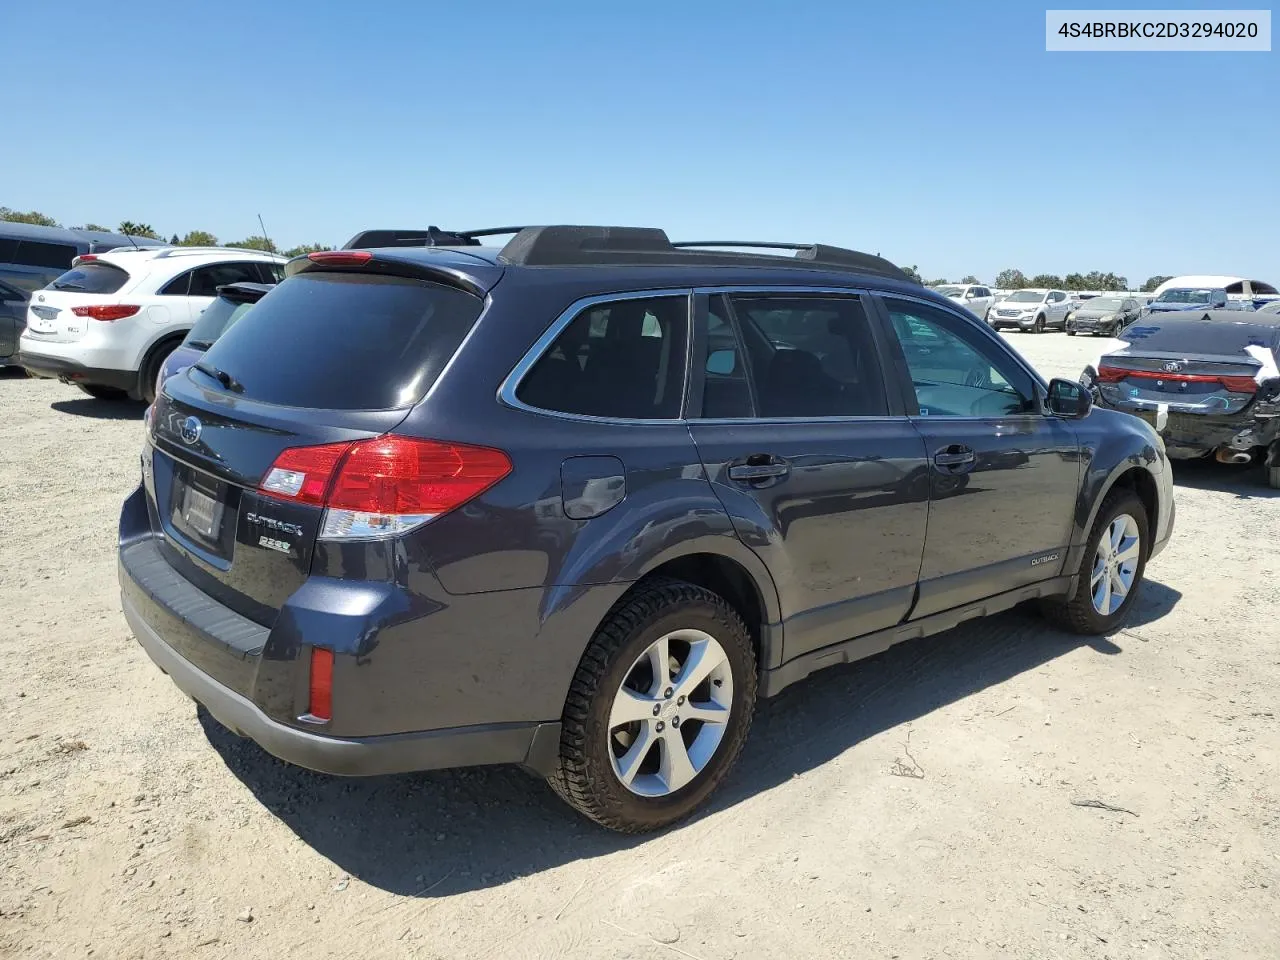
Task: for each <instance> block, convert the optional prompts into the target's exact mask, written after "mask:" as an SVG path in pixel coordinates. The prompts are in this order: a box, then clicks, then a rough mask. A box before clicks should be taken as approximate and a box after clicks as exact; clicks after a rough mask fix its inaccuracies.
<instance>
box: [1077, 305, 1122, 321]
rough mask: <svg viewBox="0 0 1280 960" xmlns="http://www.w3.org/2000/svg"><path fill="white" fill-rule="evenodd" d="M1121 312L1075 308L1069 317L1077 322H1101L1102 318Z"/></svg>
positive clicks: (1093, 308) (1094, 308)
mask: <svg viewBox="0 0 1280 960" xmlns="http://www.w3.org/2000/svg"><path fill="white" fill-rule="evenodd" d="M1121 312H1122V311H1120V310H1099V309H1097V308H1096V307H1076V309H1075V310H1073V311H1072V313H1071V315H1072V316H1073V317H1075V318H1076V319H1077V320H1101V319H1102V318H1103V317H1110V316H1114V315H1115V314H1117V313H1121Z"/></svg>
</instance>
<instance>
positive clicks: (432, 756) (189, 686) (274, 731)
mask: <svg viewBox="0 0 1280 960" xmlns="http://www.w3.org/2000/svg"><path fill="white" fill-rule="evenodd" d="M123 605H124V615H125V619H126V620H128V621H129V626H130V628H131V629H132V630H133V634H134V636H135V637H137V639H138V642H139V643H141V644H142V648H143V649H144V650H145V651H146V652H147V655H148V656H149V657H151V659H152V660H153V661H155V663H156V666H158V667H159V668H160V669H161V670H163V671H164V672H165V673H167V674H168V675H169V677H170V678H171V679H172V680H173V682H174V683H175V684H176V685H177V687H178V689H179V690H181V691H182V692H183V693H185V694H187V696H189V697H191V698H192V699H193V700H195V701H197V702H198V703H201V704H203V705H204V707H205V708H206V709H207V710H208V711H209V713H211V714H212V715H213V717H214V719H216V720H217V721H218V722H219V723H221V724H222V725H223V726H224V727H226V728H227V729H229V730H232V731H234V732H235V733H238V734H239V735H241V736H244V737H248V738H249V739H250V740H253V741H254V742H255V743H257V744H258V745H259V746H260V747H262V748H263V749H264V750H266V751H267V752H268V753H270V754H271V755H272V756H275V757H278V758H280V759H281V760H284V761H285V762H287V763H292V764H295V765H297V766H299V767H306V768H307V769H309V770H315V771H318V772H320V773H330V774H335V775H337V776H346V777H360V776H377V775H380V774H387V773H409V772H411V771H416V770H439V769H443V768H446V767H471V766H482V765H485V764H495V763H514V764H520V765H522V766H525V767H528V768H529V769H531V770H533V771H534V772H535V773H538V774H539V775H542V776H547V775H548V774H550V773H551V772H552V771H551V767H552V765H553V764H554V758H555V751H554V750H552V749H550V747H549V745H552V744H554V745H558V743H559V740H560V724H559V723H558V722H555V723H495V724H485V725H482V726H471V727H453V728H450V729H446V730H427V731H423V732H421V733H397V734H390V735H386V736H379V737H359V738H350V739H348V738H338V737H326V736H321V735H319V734H314V733H309V732H307V731H306V730H297V729H294V728H293V727H289V726H286V725H285V724H282V723H278V722H277V721H275V720H272V719H271V718H270V717H268V716H267V715H266V714H264V713H263V712H262V711H261V710H259V709H258V707H257V706H255V705H254V704H253V703H252V702H251V701H250V700H248V699H246V698H245V697H243V696H241V695H240V694H238V693H236V692H235V691H234V690H232V689H230V688H229V687H225V686H223V685H222V684H220V683H218V682H217V681H216V680H214V679H213V678H212V677H210V676H209V675H208V674H205V673H203V672H202V671H200V670H199V669H198V668H196V667H195V666H194V665H192V664H191V663H190V662H188V661H187V660H184V659H183V658H182V657H181V656H180V655H179V654H178V653H177V652H176V651H174V650H173V649H172V648H171V647H170V646H169V645H168V644H166V643H165V642H164V641H163V640H162V639H161V638H160V636H159V634H157V633H156V632H155V631H154V630H153V629H152V628H151V626H150V625H149V624H148V623H147V622H146V621H145V620H144V619H143V618H142V616H141V615H140V614H139V613H138V611H137V610H136V609H135V608H134V606H133V604H132V603H131V602H130V601H129V598H128V597H125V598H124V600H123Z"/></svg>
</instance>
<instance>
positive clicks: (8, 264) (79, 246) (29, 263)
mask: <svg viewBox="0 0 1280 960" xmlns="http://www.w3.org/2000/svg"><path fill="white" fill-rule="evenodd" d="M163 246H164V244H163V243H162V242H161V241H159V240H152V239H150V238H148V237H127V236H125V235H124V234H122V233H104V232H101V231H98V230H66V229H63V228H62V227H38V226H36V225H34V224H30V223H16V222H14V221H11V220H0V279H4V280H7V281H8V282H9V283H10V284H12V285H13V286H15V287H19V288H20V289H23V290H26V291H27V292H28V293H30V292H32V291H35V290H39V289H40V288H41V287H43V286H46V285H47V284H48V283H49V282H50V281H52V280H55V279H56V278H57V277H58V276H60V275H61V274H63V273H65V272H66V271H67V270H68V269H70V267H71V262H72V261H73V260H74V259H75V258H76V257H78V256H80V255H82V254H86V253H103V252H106V251H108V250H114V249H116V248H117V247H128V248H129V249H133V248H134V247H146V248H153V249H154V248H157V247H163Z"/></svg>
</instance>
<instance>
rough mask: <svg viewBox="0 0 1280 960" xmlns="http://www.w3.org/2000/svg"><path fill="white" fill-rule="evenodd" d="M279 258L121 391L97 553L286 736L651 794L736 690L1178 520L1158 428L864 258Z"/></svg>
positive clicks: (1070, 576) (1108, 601)
mask: <svg viewBox="0 0 1280 960" xmlns="http://www.w3.org/2000/svg"><path fill="white" fill-rule="evenodd" d="M499 233H513V234H514V236H513V237H512V239H511V240H510V241H509V242H508V243H507V244H506V245H505V246H503V247H501V248H500V249H496V248H489V247H485V246H482V245H481V244H480V242H479V240H478V237H480V236H482V235H485V234H499ZM371 243H377V244H378V246H377V247H376V248H373V249H371V248H370V245H371ZM414 244H418V245H417V246H414ZM728 247H732V248H734V249H742V248H748V247H755V248H757V249H756V250H753V251H752V252H732V251H730V250H728V249H726V248H728ZM287 272H288V277H287V279H286V280H285V281H284V282H283V283H281V284H280V285H279V286H277V287H276V288H275V289H273V290H272V291H271V292H270V293H268V294H267V295H266V296H265V297H263V299H262V300H261V301H260V302H259V304H258V305H257V306H256V307H255V308H254V309H253V311H251V312H250V313H249V314H248V315H246V316H245V318H244V320H243V321H242V322H240V323H238V324H236V325H235V326H234V327H232V328H231V329H230V330H229V331H228V332H227V333H226V334H225V335H224V336H223V337H222V338H221V339H219V340H218V342H217V343H215V344H214V345H213V346H212V347H211V348H210V349H209V350H208V352H207V353H206V354H205V355H204V356H203V357H202V359H201V360H200V362H199V363H197V364H195V365H194V366H192V367H190V368H189V369H187V370H185V371H183V372H182V373H180V374H178V375H176V376H174V377H172V378H170V379H169V380H167V381H166V382H165V384H164V388H163V390H162V392H161V394H160V396H159V397H158V398H157V399H156V402H155V404H154V405H153V406H152V407H151V408H150V409H149V411H148V416H147V420H146V423H147V426H146V442H145V446H144V449H143V453H142V482H141V484H140V486H139V487H138V489H137V490H136V491H135V492H134V493H133V494H132V495H131V496H130V497H129V498H128V500H126V501H125V503H124V507H123V509H122V512H121V517H120V537H119V572H120V583H121V588H122V594H123V606H124V612H125V616H126V617H127V618H128V621H129V624H130V626H131V627H132V629H133V631H134V633H135V635H136V636H137V638H138V640H139V641H140V642H141V644H142V646H143V647H144V648H145V649H146V651H147V653H148V654H149V655H150V656H151V657H152V659H153V660H154V661H155V662H156V663H157V664H158V665H159V666H160V668H161V669H163V670H164V671H165V672H166V673H168V674H169V675H170V676H171V677H172V678H173V680H174V682H175V683H176V684H177V685H178V686H179V687H180V688H181V689H182V690H184V691H185V692H186V693H188V694H189V695H191V696H192V697H194V698H195V699H196V700H197V701H199V702H200V703H201V704H203V705H204V706H205V707H206V708H207V709H208V711H209V712H210V713H211V714H212V715H213V716H214V717H215V718H217V719H218V720H219V721H220V722H221V723H223V724H225V725H226V726H227V727H229V728H231V729H232V730H234V731H236V732H238V733H240V734H242V735H245V736H248V737H251V738H252V739H254V740H255V741H257V742H258V743H259V744H261V745H262V746H263V747H264V748H265V749H266V750H267V751H269V752H270V753H272V754H275V755H276V756H278V757H280V758H282V759H284V760H287V761H290V762H292V763H295V764H299V765H301V766H304V767H309V768H312V769H314V770H320V771H327V772H330V773H335V774H348V775H359V774H380V773H389V772H396V771H409V770H424V769H430V768H439V767H451V766H460V765H469V764H492V763H515V764H522V765H524V766H525V767H527V768H529V769H531V770H533V771H536V772H537V773H538V774H541V775H543V776H545V777H547V778H548V779H549V780H550V782H551V784H552V786H553V787H554V788H555V790H556V791H557V792H559V793H560V795H561V796H562V797H563V798H564V799H565V800H567V801H568V802H569V803H570V804H572V805H573V806H574V807H576V808H577V809H578V810H580V811H581V812H582V813H584V814H585V815H587V816H588V817H591V818H592V819H594V820H596V821H597V822H599V823H601V824H604V825H605V826H608V827H611V828H614V829H617V830H624V831H640V830H647V829H652V828H656V827H660V826H662V825H664V824H667V823H670V822H672V821H675V820H677V819H679V818H680V817H683V816H684V815H686V814H688V813H689V812H690V811H692V810H694V809H695V808H696V807H697V806H698V805H699V804H700V803H702V802H703V801H704V800H705V799H706V798H707V796H708V795H709V794H710V793H711V792H712V791H713V790H714V789H715V788H716V786H717V785H718V784H719V783H720V782H721V781H722V780H723V779H724V778H725V776H726V775H727V774H728V772H729V770H730V768H731V767H732V765H733V763H734V761H735V759H736V758H737V756H738V753H739V750H740V749H741V747H742V744H743V741H744V739H745V738H746V736H747V730H748V727H749V726H750V723H751V716H752V712H753V709H754V706H755V701H756V698H757V697H759V696H771V695H773V694H775V693H777V692H778V691H780V690H782V689H783V688H784V687H786V686H787V685H788V684H791V683H794V682H796V681H798V680H800V679H802V678H803V677H805V676H806V675H808V674H809V673H811V672H813V671H814V670H818V669H820V668H822V667H826V666H829V665H831V664H837V663H846V662H849V661H853V660H857V659H858V658H861V657H866V656H869V655H871V654H874V653H877V652H879V651H881V650H884V649H885V648H887V647H888V646H890V645H891V644H894V643H897V642H899V641H902V640H909V639H912V638H914V637H920V636H924V635H926V634H932V633H936V632H938V631H941V630H945V629H947V628H949V627H952V626H954V625H955V624H957V623H959V622H961V621H963V620H967V619H970V618H972V617H975V616H980V615H983V614H989V613H993V612H996V611H999V610H1004V609H1006V608H1008V607H1011V606H1013V605H1014V604H1016V603H1019V602H1021V601H1024V600H1031V599H1039V600H1041V602H1042V604H1043V607H1044V609H1045V611H1046V612H1047V613H1048V614H1049V615H1050V616H1051V618H1052V619H1053V621H1054V622H1055V623H1057V624H1059V625H1060V626H1062V627H1063V628H1065V629H1068V630H1072V631H1076V632H1079V633H1088V634H1100V633H1104V632H1107V631H1109V630H1112V629H1114V628H1116V626H1117V625H1118V624H1119V622H1120V621H1121V620H1122V619H1123V618H1124V616H1125V614H1126V613H1127V611H1128V610H1129V608H1130V606H1131V605H1132V604H1133V602H1134V599H1135V596H1136V595H1137V591H1138V588H1139V585H1140V583H1141V581H1142V577H1143V570H1144V567H1145V564H1146V563H1147V561H1148V560H1149V559H1150V558H1151V557H1152V556H1154V555H1155V554H1156V553H1157V552H1159V551H1160V549H1161V548H1162V547H1164V545H1165V543H1166V541H1167V540H1168V539H1169V536H1170V533H1171V530H1172V527H1173V511H1174V505H1173V496H1172V487H1171V481H1170V469H1169V464H1168V461H1167V459H1166V457H1165V452H1164V448H1163V446H1162V444H1161V441H1160V439H1159V438H1158V436H1157V435H1156V434H1155V433H1154V432H1153V430H1152V428H1151V427H1150V426H1148V425H1147V424H1145V423H1143V422H1142V421H1141V420H1139V419H1137V418H1136V417H1130V416H1125V415H1123V414H1119V413H1113V412H1111V411H1108V410H1101V409H1092V408H1091V403H1090V397H1089V394H1088V393H1087V392H1086V391H1085V390H1084V389H1083V388H1082V387H1081V386H1080V385H1079V384H1078V383H1075V382H1071V381H1065V380H1055V381H1053V382H1051V383H1045V382H1044V381H1043V380H1041V378H1040V377H1039V376H1037V375H1036V373H1035V371H1034V370H1032V369H1031V368H1030V367H1029V366H1027V365H1026V363H1024V362H1023V360H1022V359H1021V358H1020V357H1019V356H1018V355H1017V354H1016V353H1014V352H1013V351H1012V350H1010V349H1009V348H1008V347H1007V346H1005V344H1004V343H1003V342H1002V341H1001V339H1000V338H999V337H998V336H996V335H995V334H994V333H992V332H991V331H990V330H988V329H987V328H986V327H985V326H984V325H983V324H981V323H978V322H976V321H975V320H974V318H972V317H970V316H968V315H966V314H965V313H963V312H962V311H960V310H958V309H957V308H955V307H953V306H952V305H951V304H950V303H949V302H948V301H947V300H946V299H945V298H943V297H941V296H938V295H936V294H933V293H931V292H930V291H928V290H926V289H925V288H923V287H921V286H920V285H919V284H916V283H914V282H912V281H911V280H910V279H909V278H908V277H907V276H906V275H905V274H904V273H903V272H902V271H900V270H899V269H898V268H896V267H894V266H893V265H892V264H890V263H888V262H887V261H885V260H882V259H880V258H879V257H874V256H869V255H867V254H862V253H856V252H854V251H850V250H843V249H839V248H835V247H827V246H821V245H807V246H806V245H787V244H739V243H734V244H724V243H717V244H710V243H707V244H677V243H672V242H670V241H669V240H668V239H667V236H666V234H665V233H664V232H662V231H661V230H649V229H634V228H603V227H563V226H550V227H529V228H524V229H518V230H501V231H499V230H494V231H476V232H474V233H470V234H461V233H455V234H448V233H445V232H443V231H438V230H435V229H434V228H433V229H432V230H431V231H426V232H421V235H418V234H414V233H412V232H408V231H399V232H398V231H379V232H377V236H376V237H372V238H371V237H367V236H366V237H363V238H358V241H357V242H353V243H352V244H349V245H348V248H347V249H344V250H340V251H333V252H325V253H314V254H310V255H308V256H306V257H301V258H298V259H295V260H293V261H292V262H291V263H290V264H289V267H288V271H287Z"/></svg>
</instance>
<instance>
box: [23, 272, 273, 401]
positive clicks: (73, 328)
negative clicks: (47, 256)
mask: <svg viewBox="0 0 1280 960" xmlns="http://www.w3.org/2000/svg"><path fill="white" fill-rule="evenodd" d="M286 262H287V261H286V260H285V258H284V257H279V256H276V255H274V254H270V253H262V252H260V251H257V250H232V249H228V248H226V247H162V248H155V247H151V248H145V247H144V248H141V249H136V250H135V249H129V248H125V249H119V248H117V249H115V250H111V251H108V252H107V253H97V254H85V255H84V256H80V257H77V258H76V259H75V260H74V261H72V264H71V269H70V270H68V271H67V272H66V273H64V274H62V276H60V277H58V279H56V280H54V281H53V282H52V283H50V284H49V285H48V286H47V287H45V288H44V289H43V290H38V291H36V292H35V293H34V294H32V295H31V302H30V306H29V308H28V310H27V329H26V331H25V332H24V333H23V334H22V338H21V340H20V341H19V345H18V351H19V358H18V362H19V363H20V364H21V365H22V366H24V367H25V368H26V369H27V371H28V372H29V373H32V374H35V375H36V376H39V377H56V378H57V379H59V380H62V381H63V382H64V383H74V384H75V385H76V386H78V387H80V389H82V390H83V391H84V392H85V393H87V394H89V395H90V396H93V397H98V398H101V399H115V398H121V397H124V396H129V397H132V398H134V399H143V400H147V401H148V402H150V401H151V400H154V399H155V383H156V374H157V372H158V371H159V370H160V367H161V365H162V364H163V363H164V361H165V358H166V357H167V356H168V355H169V353H170V352H171V351H172V350H173V349H174V348H175V347H176V346H177V345H178V344H180V343H181V342H182V338H183V337H184V336H186V333H187V331H188V330H190V329H191V325H192V324H194V323H195V321H196V317H198V316H199V315H200V313H201V311H203V310H204V308H205V307H207V306H208V305H209V304H210V303H212V302H213V299H214V297H215V296H216V295H217V290H218V287H220V286H222V285H223V284H226V283H241V282H245V281H247V282H250V283H277V282H279V281H280V280H282V279H284V265H285V263H286Z"/></svg>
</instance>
